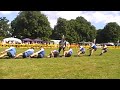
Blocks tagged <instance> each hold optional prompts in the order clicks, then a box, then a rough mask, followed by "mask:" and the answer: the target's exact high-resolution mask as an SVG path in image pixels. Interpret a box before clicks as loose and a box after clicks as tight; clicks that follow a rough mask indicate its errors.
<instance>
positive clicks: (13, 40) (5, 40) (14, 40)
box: [3, 37, 22, 43]
mask: <svg viewBox="0 0 120 90" xmlns="http://www.w3.org/2000/svg"><path fill="white" fill-rule="evenodd" d="M3 42H4V43H6V42H9V43H22V41H21V40H20V39H18V38H13V37H10V38H5V39H3Z"/></svg>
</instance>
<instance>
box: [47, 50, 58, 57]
mask: <svg viewBox="0 0 120 90" xmlns="http://www.w3.org/2000/svg"><path fill="white" fill-rule="evenodd" d="M47 57H50V58H51V57H59V51H58V50H52V51H51V52H50V55H49V56H47Z"/></svg>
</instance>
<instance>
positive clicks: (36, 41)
mask: <svg viewBox="0 0 120 90" xmlns="http://www.w3.org/2000/svg"><path fill="white" fill-rule="evenodd" d="M33 41H34V43H42V42H43V40H41V39H38V38H36V39H34V40H33Z"/></svg>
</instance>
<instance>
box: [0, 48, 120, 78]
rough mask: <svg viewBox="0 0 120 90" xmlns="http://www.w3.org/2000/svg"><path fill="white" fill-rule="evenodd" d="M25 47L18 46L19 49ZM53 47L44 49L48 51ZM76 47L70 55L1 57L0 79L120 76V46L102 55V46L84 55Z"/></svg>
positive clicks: (18, 50) (20, 50) (18, 51)
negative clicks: (40, 57)
mask: <svg viewBox="0 0 120 90" xmlns="http://www.w3.org/2000/svg"><path fill="white" fill-rule="evenodd" d="M4 49H5V48H0V51H2V50H4ZM24 50H26V49H20V48H17V53H20V52H22V51H24ZM37 50H38V49H35V51H37ZM50 50H53V49H45V51H46V55H48V54H49V52H50ZM73 51H74V53H73V56H71V57H67V58H66V57H61V58H60V57H59V58H42V59H35V58H34V59H33V58H32V59H28V58H27V59H0V79H120V49H109V50H108V52H107V53H105V54H104V55H103V56H99V54H100V52H101V49H98V50H97V51H96V52H94V53H93V55H92V56H88V54H89V53H88V50H87V52H86V54H85V55H81V57H75V56H74V55H76V54H77V53H76V51H77V49H73ZM61 54H62V52H61Z"/></svg>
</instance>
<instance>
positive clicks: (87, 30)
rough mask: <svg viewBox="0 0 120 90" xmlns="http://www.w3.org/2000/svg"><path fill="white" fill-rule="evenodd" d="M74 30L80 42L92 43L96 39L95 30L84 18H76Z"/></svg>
mask: <svg viewBox="0 0 120 90" xmlns="http://www.w3.org/2000/svg"><path fill="white" fill-rule="evenodd" d="M75 20H76V25H75V30H76V32H77V33H78V35H79V38H80V41H92V40H93V39H95V38H96V28H95V27H94V26H93V25H91V23H90V22H88V21H87V20H86V19H85V18H84V17H81V16H80V17H77V18H76V19H75Z"/></svg>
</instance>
